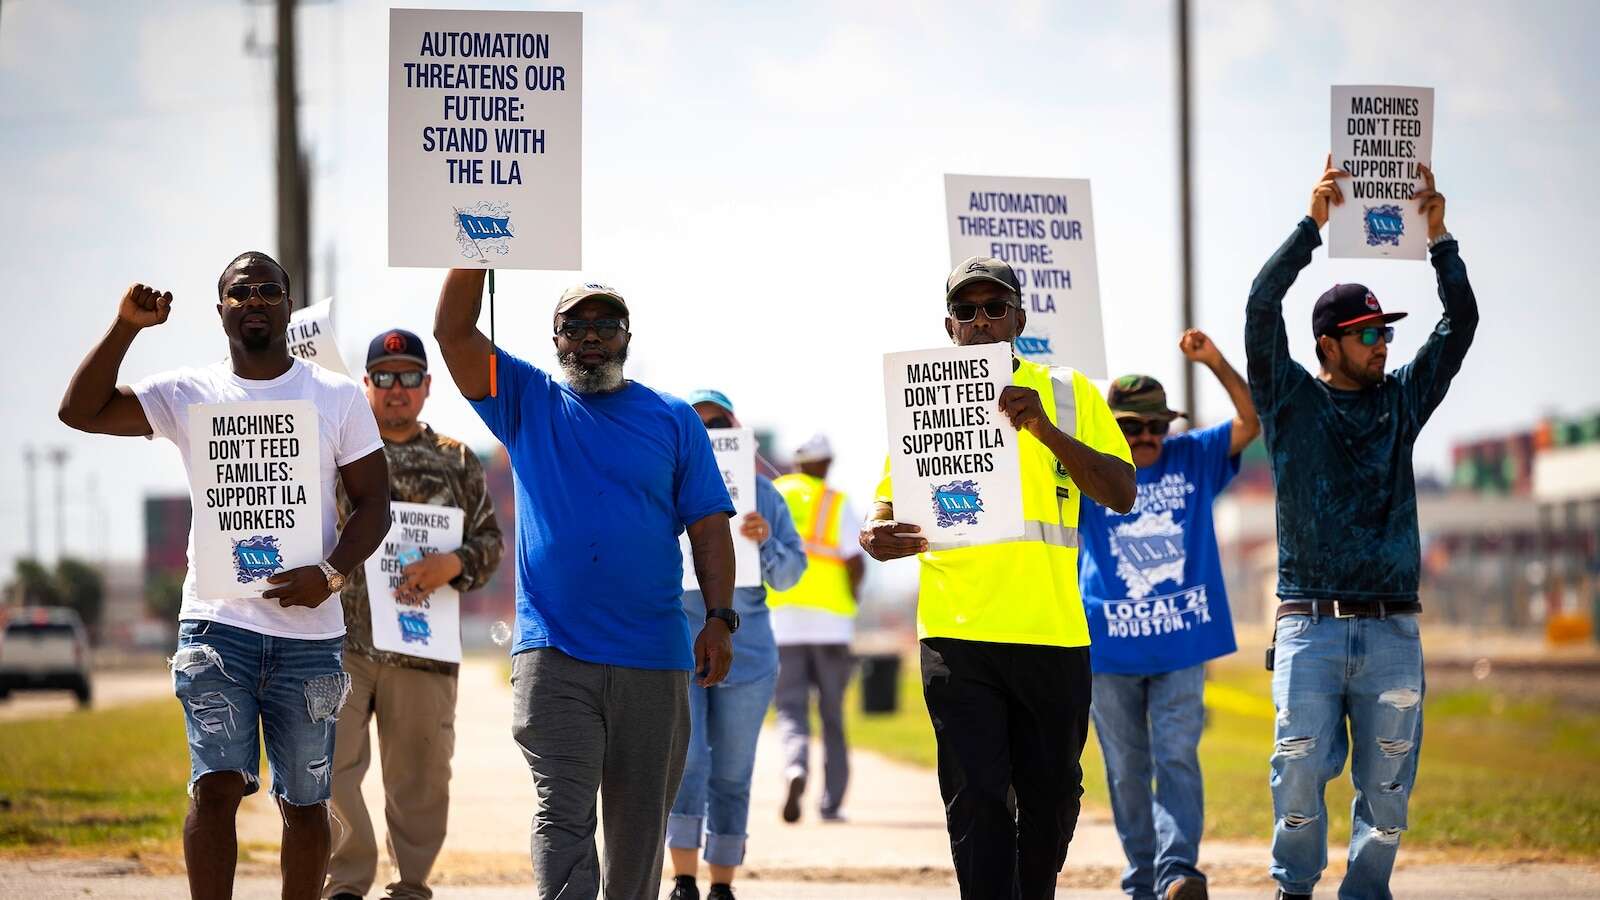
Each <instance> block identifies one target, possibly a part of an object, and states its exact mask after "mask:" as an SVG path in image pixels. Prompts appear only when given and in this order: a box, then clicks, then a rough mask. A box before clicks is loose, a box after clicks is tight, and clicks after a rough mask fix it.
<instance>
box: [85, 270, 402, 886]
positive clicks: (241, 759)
mask: <svg viewBox="0 0 1600 900" xmlns="http://www.w3.org/2000/svg"><path fill="white" fill-rule="evenodd" d="M217 295H218V300H219V302H218V304H217V315H218V317H219V318H220V319H221V320H222V330H223V333H224V334H226V335H227V338H228V350H229V356H230V359H229V360H228V361H226V362H219V363H216V364H214V365H211V366H206V367H204V368H198V369H177V370H173V371H170V372H164V373H161V374H158V375H153V376H151V377H149V378H146V379H145V380H143V381H141V382H139V383H137V384H135V385H133V386H131V387H129V386H126V385H122V386H119V385H118V384H117V378H118V370H119V369H120V368H121V366H122V360H123V357H124V356H125V355H126V354H127V352H128V347H129V346H130V345H131V344H132V343H133V339H134V337H135V336H137V335H138V333H139V331H140V330H141V329H144V328H149V327H151V326H154V325H160V324H161V323H163V322H165V321H166V320H167V317H168V315H170V313H171V309H172V294H170V293H166V292H162V291H157V290H155V289H154V288H149V287H146V286H144V285H141V284H136V285H133V286H132V287H130V288H128V290H127V292H126V293H125V294H123V296H122V302H121V304H120V305H119V307H118V309H117V318H116V320H115V321H114V322H113V323H112V325H111V330H110V331H109V332H107V334H106V336H105V337H103V338H101V340H100V342H99V343H98V344H97V345H95V347H94V349H93V350H91V351H89V355H88V356H87V357H85V358H84V361H83V364H82V365H80V366H79V367H78V371H77V373H76V374H74V375H73V377H72V382H71V383H70V384H69V385H68V386H67V392H66V396H64V397H63V398H62V400H61V421H62V422H64V423H66V424H67V425H69V426H71V427H73V428H76V429H78V430H79V431H87V432H91V433H94V434H115V435H128V436H143V437H152V436H159V437H164V438H166V439H168V440H170V441H172V442H173V443H174V444H176V445H177V447H178V451H179V453H181V454H182V456H183V463H184V468H185V469H186V470H188V471H189V472H190V474H191V482H192V483H194V484H196V485H211V484H215V485H217V486H216V487H209V488H205V489H202V488H201V487H196V489H195V496H194V504H193V506H194V520H193V521H192V522H191V525H190V530H189V572H188V576H187V578H185V580H184V589H183V607H182V610H181V612H179V614H178V618H179V620H180V624H179V631H178V650H177V653H175V654H174V655H173V658H172V677H173V687H174V690H175V692H176V693H177V696H178V700H179V701H180V702H181V703H182V704H183V708H184V712H185V726H186V729H187V731H188V742H189V758H190V780H189V796H190V804H189V814H188V817H187V819H185V821H184V826H183V853H184V859H185V861H186V862H187V865H188V873H189V891H190V893H191V895H192V896H194V897H196V898H199V897H226V896H230V895H231V894H232V891H233V870H234V861H235V859H236V858H237V855H238V854H237V849H238V848H237V839H236V833H235V829H234V817H235V814H236V813H237V812H238V808H239V802H240V800H242V799H243V798H244V797H245V795H247V794H251V793H254V792H255V791H256V790H257V789H258V788H259V786H260V785H259V768H260V759H259V753H260V751H259V747H260V744H261V742H262V740H263V739H264V740H265V743H266V747H267V762H268V764H269V765H270V766H271V768H272V793H273V794H274V795H275V797H276V799H277V801H278V806H279V809H280V810H281V811H282V813H283V851H282V852H283V896H284V897H286V898H305V900H312V898H315V897H317V896H318V894H319V893H320V891H321V889H322V881H323V877H324V875H325V873H326V870H327V866H328V853H329V848H330V846H331V843H332V834H331V830H330V825H329V821H328V797H329V789H330V777H329V776H330V775H331V773H332V768H333V766H332V761H333V741H334V727H333V726H334V718H335V716H336V715H337V713H338V712H339V707H340V706H341V705H342V704H343V702H344V698H345V694H346V693H348V691H349V689H350V676H348V675H347V674H345V672H344V671H343V668H342V665H341V655H340V650H341V648H342V646H343V643H344V638H343V636H344V613H343V609H342V608H341V606H340V604H339V601H338V600H334V601H333V602H331V603H330V602H327V601H328V599H329V597H331V596H332V595H333V594H335V593H337V592H338V590H339V588H340V587H341V586H342V585H343V584H344V578H345V575H346V574H348V573H350V572H352V571H354V570H355V568H356V567H357V566H359V565H360V564H361V563H362V561H363V560H365V559H366V558H367V557H368V556H369V555H371V554H372V552H373V551H374V550H376V549H377V547H378V544H379V542H380V541H382V540H383V537H384V535H385V534H386V533H387V532H388V530H389V470H388V465H387V464H386V462H385V460H384V455H383V441H382V439H381V438H380V437H379V436H378V426H377V422H376V421H375V420H374V419H373V417H372V410H371V408H370V407H369V406H368V405H367V402H366V399H365V397H363V396H362V392H361V388H360V386H359V385H357V384H356V383H355V382H353V381H351V380H350V379H348V378H346V377H344V376H342V375H336V374H333V373H331V372H329V371H327V370H326V369H323V368H320V367H318V366H314V365H309V364H307V363H304V362H301V361H300V360H297V359H295V358H293V357H292V356H290V355H289V350H288V341H287V331H288V326H289V311H290V309H291V307H292V306H293V303H292V301H291V300H290V299H289V276H288V273H286V272H285V271H284V270H283V267H282V266H280V265H278V263H277V262H276V261H275V260H273V259H272V257H270V256H267V255H266V254H264V253H259V252H254V251H252V252H248V253H243V254H240V255H239V256H238V257H237V258H236V259H234V261H233V262H231V263H229V264H228V267H227V268H226V269H224V270H223V272H222V277H221V278H220V279H218V281H217ZM274 401H277V403H276V405H271V406H269V405H268V404H273V403H274ZM283 401H295V405H293V406H289V407H286V406H285V405H284V404H283ZM211 404H261V405H260V406H243V407H238V406H232V407H227V408H217V407H211V406H210V405H211ZM212 409H215V410H216V411H215V415H214V416H213V418H212V419H211V420H210V422H208V423H207V425H206V426H205V427H208V428H211V429H213V430H212V431H210V432H208V433H209V434H213V435H214V434H219V433H226V434H229V435H237V436H238V439H237V440H234V439H230V440H229V441H227V442H226V443H229V444H230V445H232V446H235V447H240V446H242V447H247V448H250V449H248V450H246V451H245V452H246V454H247V455H250V456H251V457H252V458H251V459H249V460H246V461H237V460H240V459H241V457H239V456H238V455H234V454H227V455H223V456H221V457H218V458H226V459H229V460H233V461H229V462H219V461H217V459H218V458H213V457H212V456H211V455H210V453H209V451H208V452H207V459H203V460H194V459H191V458H190V454H191V449H190V448H191V435H190V417H191V415H194V416H195V418H196V420H197V421H205V419H204V416H205V415H206V414H207V412H208V411H209V410H212ZM296 410H298V412H296ZM253 413H259V414H253ZM212 443H216V442H212ZM199 445H200V446H206V445H207V442H206V441H201V442H200V444H199ZM267 448H270V449H267ZM302 474H303V475H304V480H305V481H308V482H309V483H310V487H311V490H310V491H309V492H307V493H306V495H305V496H304V497H303V498H302V497H301V496H299V495H298V494H297V493H296V492H298V491H300V490H301V488H302V487H303V486H304V485H296V484H294V483H293V482H294V481H296V480H300V476H301V475H302ZM213 476H214V477H213ZM336 480H337V481H342V482H343V483H344V488H345V491H346V493H347V494H348V495H349V497H350V500H351V503H352V505H353V512H352V514H351V516H350V517H349V519H348V520H347V521H346V523H345V527H344V531H343V532H342V533H336V527H337V522H338V516H337V514H336V512H335V507H334V489H335V483H336ZM224 492H228V494H227V495H228V496H229V497H231V498H232V499H233V500H235V501H238V502H237V503H236V504H235V507H234V508H225V511H220V510H219V508H216V507H219V506H220V504H219V503H218V501H217V498H218V497H219V496H222V495H223V493H224ZM239 498H244V499H242V500H240V499H239ZM213 516H215V517H216V529H215V530H214V529H213V528H212V525H213V521H212V517H213ZM297 522H298V529H297V527H296V523H297ZM316 524H320V529H316V528H312V526H313V525H316ZM197 528H200V529H202V530H203V531H204V534H203V535H202V542H201V546H202V548H203V549H202V553H200V554H197V553H196V529H197ZM308 530H309V531H310V532H311V533H310V535H309V537H308V536H307V533H306V532H307V531H308ZM318 531H320V534H318V533H317V532H318ZM318 538H320V541H319V540H318ZM230 541H231V548H232V549H231V552H230V551H229V550H228V547H229V546H230V544H229V543H228V542H230ZM308 542H309V546H311V547H312V548H313V549H314V550H315V549H318V548H320V553H315V554H314V555H313V556H312V557H306V558H303V559H302V558H297V554H299V555H303V553H304V551H303V550H302V549H299V548H304V547H306V546H308ZM215 546H220V547H222V548H223V550H222V551H221V552H220V553H218V552H216V551H215V550H213V549H211V548H213V547H215ZM202 569H203V570H205V571H206V572H207V573H212V572H217V571H222V572H223V573H225V574H226V575H231V576H233V577H230V578H224V581H225V582H226V583H229V584H230V587H229V588H227V589H222V590H220V591H215V590H207V591H201V590H200V587H199V586H200V584H201V583H202V581H204V580H206V579H202V578H201V577H200V576H199V574H197V573H199V572H200V571H201V570H202ZM211 583H215V580H214V579H213V580H211Z"/></svg>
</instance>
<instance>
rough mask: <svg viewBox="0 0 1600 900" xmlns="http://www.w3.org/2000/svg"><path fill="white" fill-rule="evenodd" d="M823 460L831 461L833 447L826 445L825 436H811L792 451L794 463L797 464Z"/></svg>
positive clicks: (826, 439)
mask: <svg viewBox="0 0 1600 900" xmlns="http://www.w3.org/2000/svg"><path fill="white" fill-rule="evenodd" d="M825 459H833V445H832V444H830V443H828V436H827V435H825V434H814V435H812V436H811V437H810V438H809V439H807V440H806V442H805V443H804V444H801V445H800V446H799V447H797V448H795V451H794V461H795V462H797V463H808V462H821V461H823V460H825Z"/></svg>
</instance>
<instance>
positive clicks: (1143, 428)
mask: <svg viewBox="0 0 1600 900" xmlns="http://www.w3.org/2000/svg"><path fill="white" fill-rule="evenodd" d="M1117 427H1118V428H1121V429H1122V436H1123V437H1138V436H1139V435H1141V434H1145V433H1147V432H1148V433H1150V434H1153V435H1156V436H1157V437H1159V436H1161V435H1163V434H1166V433H1167V429H1169V428H1171V427H1172V423H1171V422H1169V421H1167V420H1166V419H1118V420H1117Z"/></svg>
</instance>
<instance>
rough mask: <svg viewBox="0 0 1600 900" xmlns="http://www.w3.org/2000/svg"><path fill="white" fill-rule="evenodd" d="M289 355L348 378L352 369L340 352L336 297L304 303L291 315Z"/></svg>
mask: <svg viewBox="0 0 1600 900" xmlns="http://www.w3.org/2000/svg"><path fill="white" fill-rule="evenodd" d="M289 355H291V356H298V357H299V358H301V359H303V360H305V361H306V362H308V363H316V364H317V365H319V366H321V367H323V368H324V369H327V370H328V371H330V372H338V373H339V374H340V375H343V376H345V377H347V378H348V377H349V376H350V370H349V369H347V368H345V367H344V358H343V357H341V356H340V355H339V342H338V341H337V340H335V339H334V337H333V298H332V297H329V298H328V299H326V300H323V301H321V302H319V303H313V304H311V305H310V306H302V307H300V308H299V309H297V310H295V311H294V314H293V315H291V316H290V317H289Z"/></svg>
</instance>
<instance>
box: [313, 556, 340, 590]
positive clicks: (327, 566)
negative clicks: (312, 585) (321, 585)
mask: <svg viewBox="0 0 1600 900" xmlns="http://www.w3.org/2000/svg"><path fill="white" fill-rule="evenodd" d="M317 568H319V569H321V570H322V577H323V578H326V579H327V580H328V593H330V594H337V593H339V592H340V591H342V590H344V576H343V575H340V574H339V570H338V569H335V568H334V567H333V563H331V562H328V561H327V560H323V561H322V562H319V563H317Z"/></svg>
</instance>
